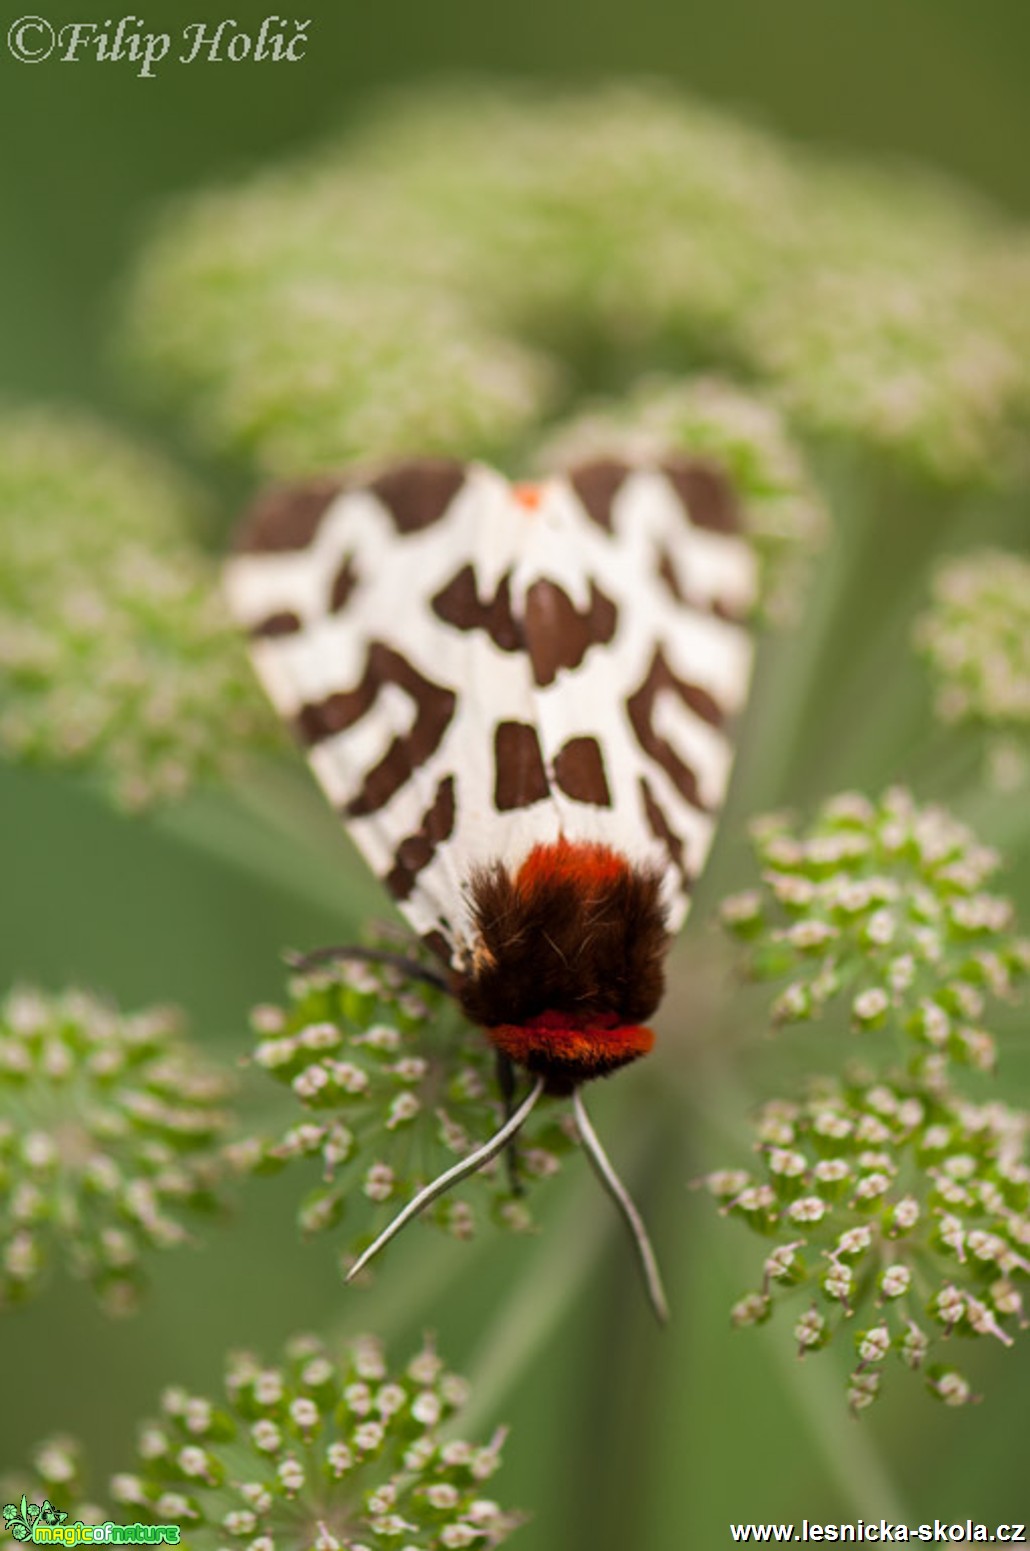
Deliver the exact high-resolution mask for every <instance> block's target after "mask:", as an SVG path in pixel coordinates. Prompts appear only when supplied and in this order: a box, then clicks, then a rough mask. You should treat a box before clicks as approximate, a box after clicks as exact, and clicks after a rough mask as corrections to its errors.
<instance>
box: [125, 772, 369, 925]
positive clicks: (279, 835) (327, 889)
mask: <svg viewBox="0 0 1030 1551" xmlns="http://www.w3.org/2000/svg"><path fill="white" fill-rule="evenodd" d="M294 817H295V815H294V814H292V813H291V814H290V815H289V817H288V818H286V819H285V820H284V818H283V815H282V814H281V812H279V811H277V807H276V805H275V804H274V803H272V802H270V801H266V800H264V799H263V797H262V796H261V795H260V788H259V787H253V788H251V787H246V786H242V785H241V786H240V787H238V788H237V791H236V793H235V794H234V795H233V796H232V797H230V796H229V795H228V794H226V793H222V792H214V791H205V792H197V793H194V795H193V796H192V797H190V798H189V799H188V800H187V801H186V802H183V803H180V804H175V805H174V806H171V807H168V808H164V809H162V810H160V811H158V812H157V813H155V815H154V823H155V824H156V825H157V826H158V827H159V828H160V829H163V830H164V831H165V832H166V833H168V834H170V835H171V836H173V837H174V839H176V840H178V841H182V842H183V843H185V844H187V845H189V846H191V847H192V848H193V849H194V850H196V851H200V852H203V853H204V854H205V855H208V856H211V857H214V858H216V859H217V860H218V861H219V862H222V863H224V864H226V865H227V866H230V867H232V868H234V869H235V870H236V871H238V872H241V873H243V874H245V875H246V876H248V877H251V878H254V879H256V880H257V881H259V882H261V883H263V884H265V885H267V886H268V887H270V888H275V889H278V890H280V891H281V892H282V893H284V894H286V895H289V896H292V897H293V898H294V899H295V900H297V901H298V902H302V903H303V904H305V905H307V906H308V907H309V908H314V909H317V910H322V911H327V912H330V913H331V914H332V915H334V916H336V917H338V918H339V919H340V920H341V922H342V923H346V922H348V921H352V922H354V923H355V926H354V927H353V928H352V930H356V924H357V923H358V922H359V921H360V920H362V919H364V917H365V916H366V914H368V913H372V912H373V911H374V910H375V898H374V897H373V896H374V894H377V892H378V891H377V890H375V889H374V885H373V883H372V881H371V880H366V879H365V877H364V876H363V875H362V874H361V873H359V871H358V869H357V868H354V869H353V870H352V869H351V868H350V867H349V866H348V858H347V854H346V849H345V847H344V845H343V844H342V843H341V845H340V848H339V853H338V857H337V856H334V855H333V854H332V852H331V851H329V850H328V849H327V847H326V844H325V837H324V836H323V837H322V842H321V844H320V845H316V844H315V843H314V841H313V839H312V838H311V836H310V835H308V834H305V833H304V831H303V829H302V828H301V826H299V825H297V824H295V823H294V822H293V819H294ZM379 904H380V907H381V909H385V901H384V900H383V899H382V898H381V896H379ZM345 935H346V925H345V924H344V925H342V926H341V932H340V936H341V940H342V938H343V937H344V936H345Z"/></svg>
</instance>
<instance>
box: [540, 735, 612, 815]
mask: <svg viewBox="0 0 1030 1551" xmlns="http://www.w3.org/2000/svg"><path fill="white" fill-rule="evenodd" d="M554 779H555V784H556V785H557V786H558V788H559V790H561V791H563V792H564V793H565V795H566V797H571V798H572V799H573V801H574V802H589V803H593V804H594V806H595V807H597V808H610V807H611V805H612V794H611V792H610V791H609V790H608V777H607V776H606V774H605V769H604V755H603V754H602V752H601V746H600V744H599V743H598V741H597V739H596V738H589V737H582V738H570V739H569V741H568V742H567V743H566V744H564V745H563V746H562V748H560V749H559V750H558V753H557V754H556V755H555V758H554Z"/></svg>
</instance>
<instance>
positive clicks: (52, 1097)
mask: <svg viewBox="0 0 1030 1551" xmlns="http://www.w3.org/2000/svg"><path fill="white" fill-rule="evenodd" d="M225 1092H226V1083H225V1080H224V1078H223V1077H221V1076H220V1075H217V1074H215V1073H214V1072H212V1071H209V1070H207V1069H205V1068H204V1067H203V1066H202V1065H201V1064H200V1062H199V1060H198V1058H197V1056H196V1055H195V1053H194V1052H193V1051H191V1050H190V1049H189V1048H188V1047H187V1046H186V1044H185V1043H184V1042H183V1041H182V1039H181V1038H180V1035H179V1028H178V1018H177V1016H176V1014H175V1013H173V1012H171V1011H169V1010H168V1009H166V1008H151V1009H149V1010H148V1011H146V1012H141V1013H136V1014H133V1015H128V1014H121V1013H119V1012H117V1011H115V1009H114V1008H112V1007H109V1006H107V1005H105V1004H104V1003H102V1002H100V1001H98V1000H97V999H95V998H94V997H91V996H89V995H87V994H85V993H83V992H79V991H69V992H66V993H65V994H64V995H60V996H49V995H46V994H44V993H43V992H40V991H33V990H20V991H14V992H12V993H11V994H10V995H9V996H8V997H7V998H6V999H5V1000H4V1001H3V1002H0V1244H2V1246H3V1247H2V1250H0V1308H2V1307H4V1306H9V1305H11V1304H13V1303H17V1302H20V1301H22V1300H24V1299H25V1298H27V1297H29V1296H30V1295H31V1294H32V1293H34V1292H35V1291H36V1290H37V1288H38V1287H39V1285H40V1283H41V1281H42V1279H43V1277H44V1274H45V1273H46V1272H47V1271H48V1270H49V1269H50V1267H51V1266H52V1265H53V1264H54V1263H55V1262H60V1263H63V1264H65V1265H66V1266H67V1267H68V1268H69V1269H70V1270H71V1271H72V1272H73V1274H75V1275H76V1276H81V1277H86V1278H88V1280H89V1281H90V1282H91V1283H92V1284H93V1286H94V1288H95V1289H96V1291H97V1293H98V1295H99V1296H100V1298H101V1299H102V1301H103V1302H104V1304H105V1306H106V1307H107V1308H108V1309H109V1310H110V1311H111V1312H113V1313H122V1312H126V1311H128V1310H130V1309H131V1308H132V1307H133V1306H134V1305H135V1302H136V1300H137V1297H138V1294H139V1291H140V1288H141V1286H142V1283H143V1263H144V1261H145V1259H146V1258H147V1255H148V1254H149V1252H150V1251H152V1250H157V1249H171V1248H175V1247H176V1246H178V1245H180V1244H183V1243H185V1242H186V1241H187V1240H188V1239H189V1237H190V1234H189V1231H188V1228H187V1223H188V1222H190V1221H192V1220H195V1219H196V1218H197V1217H198V1215H200V1214H206V1213H210V1211H211V1210H212V1208H213V1207H215V1205H216V1204H217V1202H216V1197H215V1193H214V1192H215V1185H216V1182H217V1179H218V1176H219V1163H218V1150H219V1144H220V1141H221V1136H222V1132H223V1130H224V1128H225V1126H226V1123H227V1117H226V1114H225V1112H224V1111H223V1109H222V1108H221V1107H220V1106H221V1102H222V1100H223V1099H224V1097H225Z"/></svg>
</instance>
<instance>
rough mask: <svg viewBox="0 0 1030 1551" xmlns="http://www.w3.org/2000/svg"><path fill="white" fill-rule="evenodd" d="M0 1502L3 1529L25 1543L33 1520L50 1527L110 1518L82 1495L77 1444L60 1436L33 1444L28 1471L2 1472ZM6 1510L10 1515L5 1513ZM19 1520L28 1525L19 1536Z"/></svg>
mask: <svg viewBox="0 0 1030 1551" xmlns="http://www.w3.org/2000/svg"><path fill="white" fill-rule="evenodd" d="M0 1502H3V1503H4V1504H5V1505H6V1506H5V1507H4V1521H5V1522H4V1526H3V1527H4V1529H6V1530H8V1532H9V1533H10V1534H11V1535H12V1537H13V1538H14V1539H15V1540H29V1539H30V1537H31V1526H32V1525H33V1524H34V1523H35V1522H36V1521H37V1520H38V1521H39V1523H41V1524H48V1525H51V1526H52V1525H57V1524H76V1523H79V1522H81V1523H82V1524H103V1523H104V1522H105V1520H107V1519H109V1518H110V1514H109V1513H108V1512H107V1509H106V1508H105V1507H103V1506H102V1505H101V1504H99V1503H97V1502H93V1501H91V1500H90V1499H89V1497H88V1496H87V1494H86V1490H85V1460H84V1457H83V1449H82V1445H81V1443H79V1441H78V1439H76V1438H70V1437H66V1436H63V1435H62V1436H60V1437H53V1438H47V1439H45V1440H44V1441H43V1442H42V1443H40V1444H38V1445H37V1447H36V1449H35V1450H34V1451H33V1455H32V1461H31V1467H30V1469H29V1470H27V1471H23V1472H12V1473H10V1474H7V1473H5V1474H4V1476H3V1477H2V1478H0ZM23 1503H24V1507H23V1506H22V1504H23ZM8 1507H10V1508H11V1509H13V1512H8ZM33 1508H35V1509H36V1510H37V1511H36V1512H35V1513H33V1512H32V1509H33ZM19 1519H20V1520H21V1521H22V1523H28V1524H29V1526H30V1528H29V1533H28V1534H19V1532H18V1528H17V1521H18V1520H19Z"/></svg>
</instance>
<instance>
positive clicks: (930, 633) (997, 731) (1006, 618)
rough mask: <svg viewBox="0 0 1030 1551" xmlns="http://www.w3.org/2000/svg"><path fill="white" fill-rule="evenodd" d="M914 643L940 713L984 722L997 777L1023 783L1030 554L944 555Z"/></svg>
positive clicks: (1029, 730) (1029, 748) (1027, 737)
mask: <svg viewBox="0 0 1030 1551" xmlns="http://www.w3.org/2000/svg"><path fill="white" fill-rule="evenodd" d="M916 642H917V644H918V646H919V648H920V650H921V651H922V653H923V655H924V656H925V657H926V659H927V662H928V664H929V668H930V672H931V675H932V677H933V682H934V689H935V696H934V707H935V710H936V712H937V715H938V716H939V717H940V718H941V720H942V721H945V722H950V723H958V724H961V725H963V726H966V727H968V726H975V727H979V728H981V729H982V730H983V731H984V732H985V733H986V734H987V735H988V737H989V739H990V742H991V746H992V753H993V756H994V757H993V760H992V764H993V767H994V773H995V776H996V779H997V781H998V782H999V784H1001V785H1005V786H1008V787H1010V788H1013V789H1015V788H1016V787H1018V786H1019V785H1020V784H1021V783H1022V782H1024V781H1025V779H1026V774H1027V766H1028V758H1030V559H1028V558H1027V557H1026V556H1024V555H1015V554H1010V553H1007V552H1005V551H1004V550H996V549H984V550H976V551H974V552H973V553H971V554H968V555H960V556H957V557H955V558H953V559H950V560H947V561H945V562H944V564H942V565H941V566H940V567H939V568H938V570H937V572H936V574H935V576H934V579H933V596H932V601H931V604H930V607H929V608H928V609H927V611H926V613H925V614H923V615H922V617H921V618H920V619H919V620H918V622H917V624H916Z"/></svg>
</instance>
